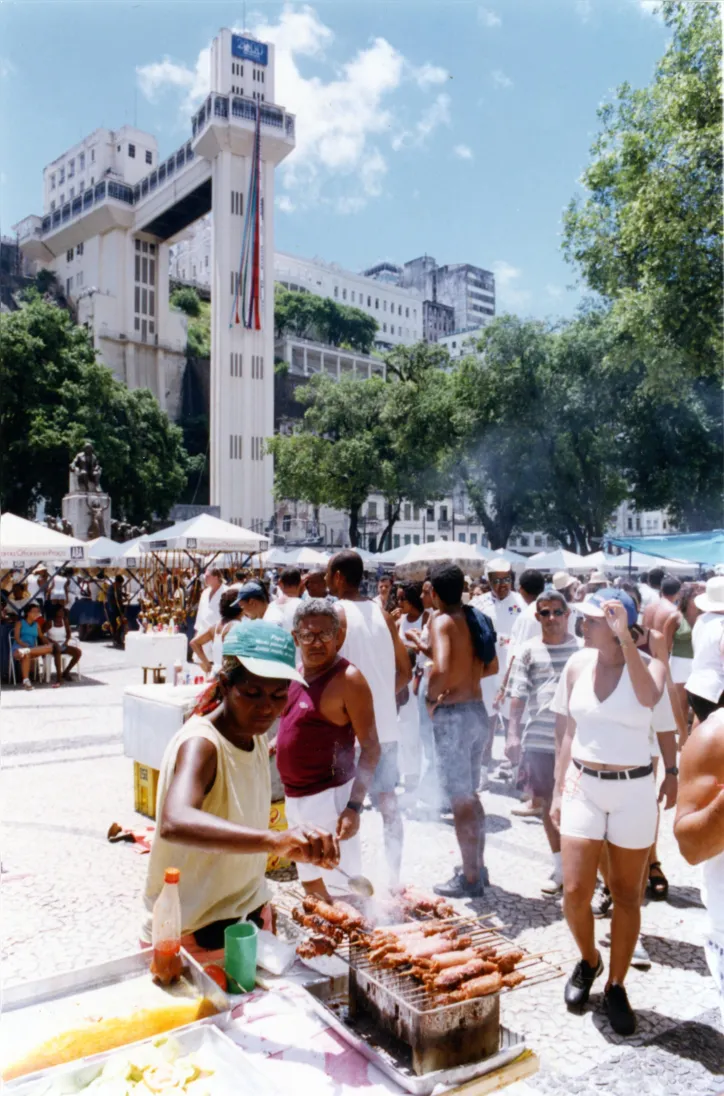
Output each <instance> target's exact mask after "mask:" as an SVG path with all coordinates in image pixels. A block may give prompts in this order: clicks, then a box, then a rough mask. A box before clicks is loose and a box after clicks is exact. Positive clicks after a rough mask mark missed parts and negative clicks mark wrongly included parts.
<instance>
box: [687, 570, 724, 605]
mask: <svg viewBox="0 0 724 1096" xmlns="http://www.w3.org/2000/svg"><path fill="white" fill-rule="evenodd" d="M694 604H695V605H696V607H697V609H701V611H702V612H703V613H724V577H717V578H710V579H709V581H708V582H707V584H706V590H705V591H704V593H703V594H699V596H698V597H695V598H694Z"/></svg>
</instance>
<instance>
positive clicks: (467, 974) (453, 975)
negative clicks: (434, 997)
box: [427, 959, 497, 993]
mask: <svg viewBox="0 0 724 1096" xmlns="http://www.w3.org/2000/svg"><path fill="white" fill-rule="evenodd" d="M496 970H497V968H496V966H495V964H494V963H491V962H489V961H488V960H487V959H471V960H470V962H468V963H463V964H462V965H461V966H459V967H450V968H449V969H448V970H444V971H443V972H442V974H437V975H435V976H434V977H433V978H432V979H430V980H428V982H427V986H428V989H431V990H432V991H433V992H436V993H447V992H449V991H450V990H453V989H456V988H457V987H458V986H459V985H460V984H461V982H467V981H468V979H470V978H477V977H478V976H479V975H481V974H495V972H496Z"/></svg>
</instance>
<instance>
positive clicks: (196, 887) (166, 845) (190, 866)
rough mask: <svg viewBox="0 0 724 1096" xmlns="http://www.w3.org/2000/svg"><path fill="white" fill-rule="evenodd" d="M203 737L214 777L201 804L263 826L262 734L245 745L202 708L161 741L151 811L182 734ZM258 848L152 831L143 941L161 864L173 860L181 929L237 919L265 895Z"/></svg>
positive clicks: (267, 782) (267, 786)
mask: <svg viewBox="0 0 724 1096" xmlns="http://www.w3.org/2000/svg"><path fill="white" fill-rule="evenodd" d="M196 736H198V737H201V738H207V739H208V740H209V742H213V744H214V746H215V747H216V779H215V780H214V785H213V787H212V789H211V791H210V792H209V794H208V795H207V796H206V798H205V799H204V801H203V804H202V806H201V809H202V810H204V811H208V813H209V814H215V815H218V817H219V818H224V819H226V820H227V821H229V822H235V823H237V824H238V825H240V826H248V827H249V828H250V829H257V830H267V829H268V828H269V811H270V808H271V778H270V775H269V756H268V752H267V743H266V737H265V736H264V735H262V736H261V737H260V738H258V739H255V741H254V749H253V750H251V751H250V752H247V751H246V750H240V749H239V748H238V747H236V746H232V744H231V743H230V742H228V741H227V739H225V738H224V736H223V735H222V734H221V733H220V732H219V731H217V729H216V727H214V725H213V723H212V722H211V721H210V720H209V719H206V718H204V717H203V716H192V717H191V719H189V720H188V722H187V723H184V725H183V727H182V728H181V730H180V731H178V732H177V733H176V734H175V735H174V737H173V738H172V739H171V741H170V742H169V744H168V746H167V747H166V752H165V753H164V755H163V762H162V763H161V773H160V776H159V785H158V801H157V809H156V817H157V818H158V819H159V820H160V818H161V814H162V811H163V804H164V801H165V798H166V793H167V791H168V788H169V785H170V783H171V780H172V778H173V774H174V769H175V767H176V757H177V755H178V751H179V750H180V748H181V746H182V745H183V743H184V742H186V741H187V740H188V739H189V738H194V737H196ZM266 859H267V857H266V853H255V854H244V853H212V852H204V851H203V850H202V849H196V848H192V847H191V846H188V845H179V844H177V843H176V842H170V841H165V840H164V839H163V838H162V837H161V836H160V833H159V831H158V829H157V830H156V833H155V835H154V839H153V844H152V846H151V852H150V855H149V864H148V875H147V877H146V890H145V894H144V898H143V901H144V905H145V909H146V916H145V917H144V920H143V926H142V929H141V938H142V939H143V940H144V941H146V942H147V943H150V941H151V926H152V915H153V904H154V902H155V901H156V898H157V897H158V895H159V894H160V892H161V888H162V886H163V876H164V872H165V870H166V868H168V867H174V868H178V869H179V870H180V872H181V882H180V884H179V890H180V898H181V916H182V919H183V931H184V933H188V932H195V931H196V929H199V928H203V927H204V925H210V924H211V923H212V922H214V921H221V920H231V919H233V918H238V919H240V920H241V919H242V918H244V917H246V916H247V914H248V913H251V911H252V910H255V909H257V908H258V907H259V906H261V905H263V904H264V902H266V901H268V899H269V897H270V894H271V892H270V890H269V887H268V886H267V883H266V880H265V878H264V872H265V869H266Z"/></svg>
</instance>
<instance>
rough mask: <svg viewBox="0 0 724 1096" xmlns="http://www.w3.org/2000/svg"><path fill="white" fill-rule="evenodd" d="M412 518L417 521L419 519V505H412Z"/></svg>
mask: <svg viewBox="0 0 724 1096" xmlns="http://www.w3.org/2000/svg"><path fill="white" fill-rule="evenodd" d="M412 520H413V521H419V520H420V507H419V506H413V508H412Z"/></svg>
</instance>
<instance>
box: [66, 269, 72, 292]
mask: <svg viewBox="0 0 724 1096" xmlns="http://www.w3.org/2000/svg"><path fill="white" fill-rule="evenodd" d="M72 288H73V275H72V274H71V276H70V277H69V278H66V281H65V292H66V294H67V295H68V296H70V291H71V289H72Z"/></svg>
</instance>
